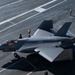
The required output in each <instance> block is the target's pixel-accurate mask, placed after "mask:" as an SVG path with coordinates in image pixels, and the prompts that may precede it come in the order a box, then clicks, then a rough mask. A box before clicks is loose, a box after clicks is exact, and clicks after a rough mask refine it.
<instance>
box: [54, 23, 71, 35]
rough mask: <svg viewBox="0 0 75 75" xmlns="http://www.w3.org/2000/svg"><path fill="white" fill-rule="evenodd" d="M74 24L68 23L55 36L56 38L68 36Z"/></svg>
mask: <svg viewBox="0 0 75 75" xmlns="http://www.w3.org/2000/svg"><path fill="white" fill-rule="evenodd" d="M71 23H72V22H66V23H65V24H64V25H63V26H62V27H61V28H60V29H59V30H58V32H57V33H56V34H55V36H66V33H67V31H68V29H69V27H70V25H71Z"/></svg>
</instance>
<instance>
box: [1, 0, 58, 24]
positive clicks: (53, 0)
mask: <svg viewBox="0 0 75 75" xmlns="http://www.w3.org/2000/svg"><path fill="white" fill-rule="evenodd" d="M55 1H57V0H52V1H50V2H47V3H45V4H43V5H40V6H38V7H36V8H40V7H43V6H46V5H48V4H51V3H53V2H55ZM36 8H34V9H32V10H29V11H27V12H24V13H21V14H19V15H17V16H14V17H12V18H9V19H7V20H5V21H2V22H0V25H2V24H4V23H6V22H9V21H11V20H13V19H16V18H18V17H20V16H23V15H25V14H27V13H30V12H32V11H34V10H35V9H36Z"/></svg>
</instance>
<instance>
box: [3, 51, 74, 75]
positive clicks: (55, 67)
mask: <svg viewBox="0 0 75 75" xmlns="http://www.w3.org/2000/svg"><path fill="white" fill-rule="evenodd" d="M21 59H23V60H22V61H21V62H18V63H16V64H15V65H13V66H10V65H12V64H14V63H15V62H17V61H19V60H21ZM21 59H13V60H11V62H8V63H6V64H4V65H3V66H2V68H7V69H11V70H21V71H26V72H30V71H33V70H34V67H33V66H31V65H30V64H29V63H28V62H27V61H26V60H28V61H30V62H31V63H32V64H33V65H34V66H35V67H36V70H35V72H36V71H44V70H48V71H49V72H51V73H53V74H54V75H75V71H74V69H75V51H74V59H73V60H72V61H69V60H68V61H58V62H53V63H50V62H49V61H47V60H46V59H44V58H42V57H41V56H39V55H38V54H31V55H28V56H27V58H21ZM37 59H38V60H37ZM8 66H10V67H8ZM70 71H73V72H72V73H73V74H72V73H71V74H70V73H69V74H67V73H68V72H70Z"/></svg>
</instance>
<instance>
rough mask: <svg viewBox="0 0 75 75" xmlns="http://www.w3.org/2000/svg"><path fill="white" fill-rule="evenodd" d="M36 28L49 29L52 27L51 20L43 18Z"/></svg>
mask: <svg viewBox="0 0 75 75" xmlns="http://www.w3.org/2000/svg"><path fill="white" fill-rule="evenodd" d="M38 28H39V29H42V30H45V31H49V30H50V29H52V28H53V20H44V21H43V22H42V23H41V25H40V26H39V27H38Z"/></svg>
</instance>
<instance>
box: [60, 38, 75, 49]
mask: <svg viewBox="0 0 75 75" xmlns="http://www.w3.org/2000/svg"><path fill="white" fill-rule="evenodd" d="M74 43H75V38H73V39H70V40H67V41H66V42H64V43H62V44H61V45H60V46H61V47H62V48H69V47H71V46H73V44H74Z"/></svg>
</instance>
